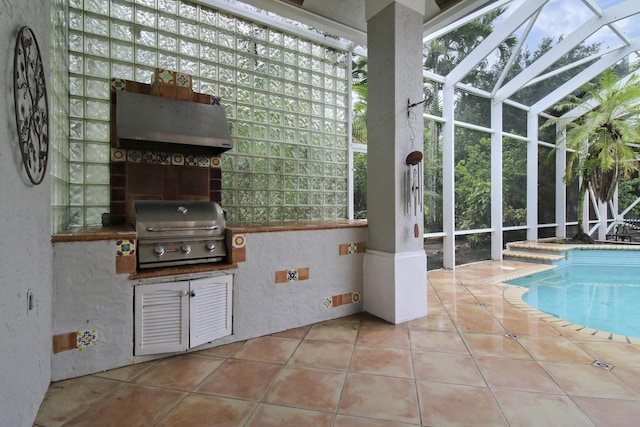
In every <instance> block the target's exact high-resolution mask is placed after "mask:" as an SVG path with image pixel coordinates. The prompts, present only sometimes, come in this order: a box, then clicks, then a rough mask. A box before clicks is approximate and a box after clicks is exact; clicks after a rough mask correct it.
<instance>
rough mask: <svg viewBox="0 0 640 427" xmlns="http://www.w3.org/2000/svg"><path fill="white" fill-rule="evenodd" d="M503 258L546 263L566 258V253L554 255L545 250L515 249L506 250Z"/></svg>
mask: <svg viewBox="0 0 640 427" xmlns="http://www.w3.org/2000/svg"><path fill="white" fill-rule="evenodd" d="M502 258H503V259H505V260H512V261H528V262H541V263H544V264H551V263H553V262H554V261H560V260H561V259H564V258H565V255H564V254H563V255H554V254H547V253H543V252H535V251H514V250H506V251H504V252H503V253H502Z"/></svg>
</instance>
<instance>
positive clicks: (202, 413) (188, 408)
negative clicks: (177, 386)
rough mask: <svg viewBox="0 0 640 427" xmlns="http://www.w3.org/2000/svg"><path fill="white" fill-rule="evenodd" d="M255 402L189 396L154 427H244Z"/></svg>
mask: <svg viewBox="0 0 640 427" xmlns="http://www.w3.org/2000/svg"><path fill="white" fill-rule="evenodd" d="M256 406H257V403H255V402H246V401H243V400H237V399H227V398H224V397H217V396H203V395H199V394H191V395H189V396H187V397H185V398H184V400H182V402H180V403H179V404H178V405H177V406H176V407H175V408H174V409H173V410H172V411H171V412H170V413H169V414H168V415H166V416H165V417H164V418H163V419H162V420H160V422H159V423H158V424H156V425H155V426H156V427H209V426H213V425H215V426H216V427H236V426H241V425H244V423H245V422H246V421H247V419H248V418H249V416H250V415H251V413H252V412H253V410H254V408H255V407H256Z"/></svg>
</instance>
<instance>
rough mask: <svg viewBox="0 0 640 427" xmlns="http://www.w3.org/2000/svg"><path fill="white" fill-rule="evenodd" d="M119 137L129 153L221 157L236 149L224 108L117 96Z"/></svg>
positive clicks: (136, 95)
mask: <svg viewBox="0 0 640 427" xmlns="http://www.w3.org/2000/svg"><path fill="white" fill-rule="evenodd" d="M116 137H117V139H118V146H119V147H121V148H127V149H137V150H155V151H168V152H174V153H175V152H179V153H195V154H210V155H218V154H220V153H222V152H224V151H227V150H229V149H230V148H233V140H232V139H231V134H230V132H229V124H228V123H227V116H226V114H225V111H224V108H223V107H221V106H220V105H210V104H202V103H197V102H189V101H181V100H177V99H170V98H164V97H161V96H153V95H144V94H140V93H133V92H128V91H119V92H116Z"/></svg>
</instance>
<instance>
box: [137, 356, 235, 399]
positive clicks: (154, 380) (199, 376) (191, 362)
mask: <svg viewBox="0 0 640 427" xmlns="http://www.w3.org/2000/svg"><path fill="white" fill-rule="evenodd" d="M222 362H224V359H222V358H219V357H208V356H199V355H196V354H187V355H184V356H176V357H170V358H168V359H165V360H163V361H162V362H160V363H158V364H157V365H155V366H154V367H152V368H151V369H148V370H147V371H145V372H144V373H142V374H141V375H139V376H138V377H136V378H135V379H134V380H133V382H134V383H136V384H144V385H150V386H155V387H164V388H170V389H174V390H183V391H190V390H192V389H193V388H194V387H196V386H197V385H198V384H200V383H201V382H202V380H204V379H205V378H206V377H207V376H208V375H209V374H210V373H211V372H213V371H214V370H215V369H216V368H217V367H218V366H220V365H221V364H222Z"/></svg>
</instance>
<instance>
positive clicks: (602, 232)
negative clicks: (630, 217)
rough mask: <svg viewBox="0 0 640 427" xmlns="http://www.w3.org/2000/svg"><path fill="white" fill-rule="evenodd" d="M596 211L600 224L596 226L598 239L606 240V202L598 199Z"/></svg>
mask: <svg viewBox="0 0 640 427" xmlns="http://www.w3.org/2000/svg"><path fill="white" fill-rule="evenodd" d="M598 213H599V217H600V218H599V219H600V226H599V227H598V240H607V220H608V217H609V215H608V209H607V204H606V203H603V202H601V201H600V200H598Z"/></svg>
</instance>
